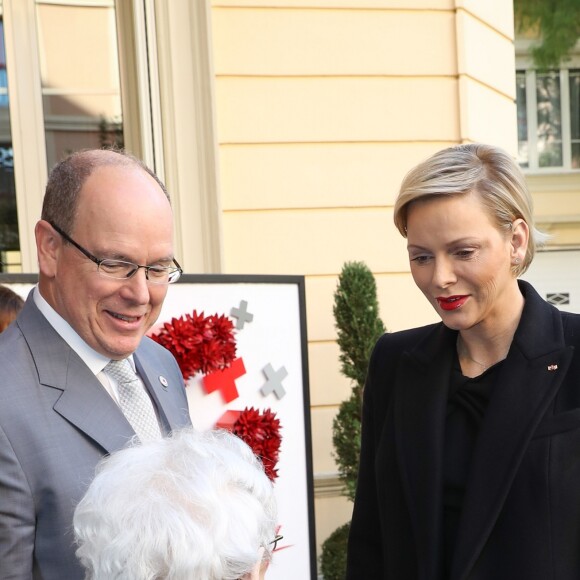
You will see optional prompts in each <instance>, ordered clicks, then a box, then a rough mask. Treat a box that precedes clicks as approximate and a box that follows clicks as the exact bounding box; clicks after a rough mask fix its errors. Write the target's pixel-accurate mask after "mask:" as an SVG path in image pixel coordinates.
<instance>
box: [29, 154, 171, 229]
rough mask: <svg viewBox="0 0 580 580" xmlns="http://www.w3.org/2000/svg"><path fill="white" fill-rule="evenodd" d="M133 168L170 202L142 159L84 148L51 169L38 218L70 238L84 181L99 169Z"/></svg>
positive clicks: (153, 173) (159, 182)
mask: <svg viewBox="0 0 580 580" xmlns="http://www.w3.org/2000/svg"><path fill="white" fill-rule="evenodd" d="M107 166H109V167H110V166H125V167H136V168H139V169H141V170H142V171H144V172H145V173H147V174H148V175H150V176H151V177H152V178H153V179H154V180H155V181H156V182H157V184H158V185H159V187H160V188H161V190H162V191H163V193H164V194H165V195H166V197H167V199H169V194H168V193H167V189H166V187H165V184H164V183H163V182H162V181H161V179H159V177H157V175H156V174H155V172H154V171H153V170H152V169H150V168H149V167H148V166H147V165H146V164H145V163H144V162H143V161H142V160H141V159H139V158H137V157H135V156H133V155H131V154H130V153H128V152H127V151H122V150H114V149H85V150H82V151H76V152H74V153H71V154H70V155H69V156H68V157H66V158H65V159H63V160H62V161H60V162H59V163H57V164H56V165H55V166H54V167H53V168H52V170H51V172H50V175H49V176H48V182H47V184H46V190H45V192H44V200H43V203H42V213H41V219H43V220H46V221H47V222H50V223H54V224H56V225H57V226H59V227H60V228H61V229H62V230H63V231H64V233H65V234H68V235H71V234H72V231H73V227H74V222H75V218H76V213H77V207H78V200H79V193H80V191H81V189H82V187H83V185H84V184H85V181H86V180H87V179H88V178H89V177H90V176H91V174H92V173H93V171H95V169H97V168H99V167H107Z"/></svg>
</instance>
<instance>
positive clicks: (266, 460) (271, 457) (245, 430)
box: [232, 407, 282, 481]
mask: <svg viewBox="0 0 580 580" xmlns="http://www.w3.org/2000/svg"><path fill="white" fill-rule="evenodd" d="M232 433H234V434H235V435H237V436H238V437H240V438H241V439H242V441H244V442H245V443H247V444H248V445H249V446H250V447H251V448H252V451H253V452H254V453H255V454H256V455H257V456H258V457H259V458H260V459H261V460H262V464H263V465H264V470H265V471H266V475H267V476H268V477H269V478H270V480H271V481H274V480H275V479H276V478H277V477H278V470H277V469H276V465H277V463H278V457H279V452H280V443H281V442H282V437H281V436H280V420H279V419H276V413H273V412H272V411H270V409H266V410H265V411H263V412H262V413H260V412H259V411H258V410H257V409H254V407H250V408H249V409H248V408H247V407H246V408H245V409H244V410H243V411H242V412H241V413H240V416H239V417H238V420H237V421H236V422H235V423H234V425H233V428H232Z"/></svg>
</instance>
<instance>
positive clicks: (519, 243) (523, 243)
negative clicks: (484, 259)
mask: <svg viewBox="0 0 580 580" xmlns="http://www.w3.org/2000/svg"><path fill="white" fill-rule="evenodd" d="M510 241H511V254H512V255H511V257H512V262H515V261H516V260H517V261H518V262H519V263H523V261H524V260H525V258H526V252H527V250H528V244H529V243H530V227H529V226H528V224H527V223H526V222H525V221H524V220H523V219H521V218H518V219H517V220H514V221H513V223H512V233H511V240H510Z"/></svg>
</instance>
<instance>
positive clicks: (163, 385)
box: [159, 375, 169, 390]
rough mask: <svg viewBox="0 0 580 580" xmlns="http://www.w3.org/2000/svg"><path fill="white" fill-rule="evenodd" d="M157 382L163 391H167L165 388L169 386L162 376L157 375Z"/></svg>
mask: <svg viewBox="0 0 580 580" xmlns="http://www.w3.org/2000/svg"><path fill="white" fill-rule="evenodd" d="M159 382H160V383H161V386H162V387H163V388H164V389H165V390H167V387H168V386H169V383H168V382H167V379H166V378H165V377H164V376H163V375H159Z"/></svg>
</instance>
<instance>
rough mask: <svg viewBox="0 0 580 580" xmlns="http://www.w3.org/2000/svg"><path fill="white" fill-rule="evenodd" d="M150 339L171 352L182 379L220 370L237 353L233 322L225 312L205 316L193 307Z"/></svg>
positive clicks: (226, 365) (229, 362) (228, 363)
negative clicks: (191, 310) (191, 311)
mask: <svg viewBox="0 0 580 580" xmlns="http://www.w3.org/2000/svg"><path fill="white" fill-rule="evenodd" d="M151 338H152V339H153V340H154V341H155V342H158V343H159V344H160V345H161V346H164V347H165V348H166V349H167V350H169V351H170V352H171V353H172V354H173V356H174V357H175V359H176V360H177V364H178V365H179V368H180V369H181V374H182V375H183V379H184V380H185V381H187V379H189V378H190V377H192V376H193V375H195V374H196V373H198V372H200V371H201V372H202V373H203V374H207V373H209V372H213V371H218V370H222V369H224V368H226V367H228V366H230V364H231V362H232V361H233V360H234V358H235V356H236V339H235V337H234V325H233V323H232V321H231V320H230V319H229V318H228V317H227V316H225V315H221V316H218V315H217V314H214V315H212V316H204V314H203V312H201V313H200V314H198V313H197V311H195V310H194V311H193V314H185V315H184V316H180V317H179V318H172V319H171V322H166V323H165V324H164V325H163V328H162V329H161V330H160V331H159V332H158V333H157V334H153V335H152V336H151Z"/></svg>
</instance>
